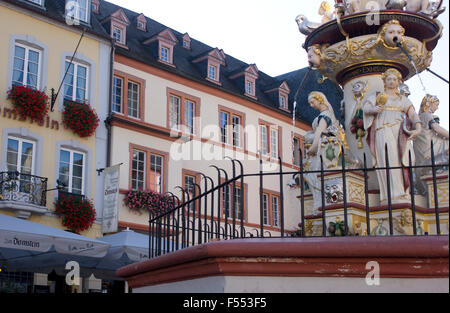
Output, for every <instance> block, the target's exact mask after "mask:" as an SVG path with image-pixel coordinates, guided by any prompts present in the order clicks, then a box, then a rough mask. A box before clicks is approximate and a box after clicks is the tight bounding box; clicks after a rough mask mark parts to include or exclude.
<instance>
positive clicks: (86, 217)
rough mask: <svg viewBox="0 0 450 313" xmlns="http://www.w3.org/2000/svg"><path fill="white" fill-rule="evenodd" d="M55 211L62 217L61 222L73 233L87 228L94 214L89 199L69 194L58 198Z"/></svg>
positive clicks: (92, 220) (90, 224)
mask: <svg viewBox="0 0 450 313" xmlns="http://www.w3.org/2000/svg"><path fill="white" fill-rule="evenodd" d="M55 212H56V214H58V215H59V216H60V217H61V218H62V224H63V225H64V226H66V227H67V228H69V230H71V231H73V232H75V233H79V232H80V231H84V230H87V229H89V228H90V227H91V226H92V224H93V223H94V221H95V215H96V212H95V209H94V207H93V204H92V202H91V201H89V200H88V199H82V200H81V199H79V198H75V197H70V196H68V197H65V196H60V197H59V198H58V200H57V201H56V202H55Z"/></svg>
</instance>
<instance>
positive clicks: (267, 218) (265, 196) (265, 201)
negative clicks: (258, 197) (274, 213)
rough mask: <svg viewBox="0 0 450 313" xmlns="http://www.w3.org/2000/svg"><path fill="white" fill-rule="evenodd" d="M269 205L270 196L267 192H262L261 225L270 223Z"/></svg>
mask: <svg viewBox="0 0 450 313" xmlns="http://www.w3.org/2000/svg"><path fill="white" fill-rule="evenodd" d="M269 205H270V197H269V195H268V194H267V193H264V194H263V225H266V226H269V225H270V212H269Z"/></svg>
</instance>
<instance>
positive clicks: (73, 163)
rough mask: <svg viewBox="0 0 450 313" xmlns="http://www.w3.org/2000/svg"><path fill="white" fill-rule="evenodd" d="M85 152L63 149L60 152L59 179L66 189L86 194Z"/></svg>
mask: <svg viewBox="0 0 450 313" xmlns="http://www.w3.org/2000/svg"><path fill="white" fill-rule="evenodd" d="M84 160H85V156H84V153H80V152H76V151H72V150H66V149H61V151H60V153H59V181H60V182H61V183H63V184H64V186H65V187H64V189H63V190H64V191H66V192H70V193H74V194H78V195H82V194H84V192H83V191H84V174H83V173H84V166H85V164H84V163H85V162H84Z"/></svg>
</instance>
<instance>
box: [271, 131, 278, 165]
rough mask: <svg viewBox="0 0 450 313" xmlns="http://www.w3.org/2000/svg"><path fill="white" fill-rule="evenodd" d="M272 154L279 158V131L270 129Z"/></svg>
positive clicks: (273, 156)
mask: <svg viewBox="0 0 450 313" xmlns="http://www.w3.org/2000/svg"><path fill="white" fill-rule="evenodd" d="M270 154H271V156H272V158H275V159H277V158H278V131H277V130H275V129H271V130H270Z"/></svg>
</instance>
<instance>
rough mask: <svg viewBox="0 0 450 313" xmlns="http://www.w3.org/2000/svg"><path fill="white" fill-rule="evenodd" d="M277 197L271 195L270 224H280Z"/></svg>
mask: <svg viewBox="0 0 450 313" xmlns="http://www.w3.org/2000/svg"><path fill="white" fill-rule="evenodd" d="M278 203H279V198H278V197H277V196H272V219H273V221H272V225H273V226H276V227H278V226H280V212H279V206H278Z"/></svg>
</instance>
